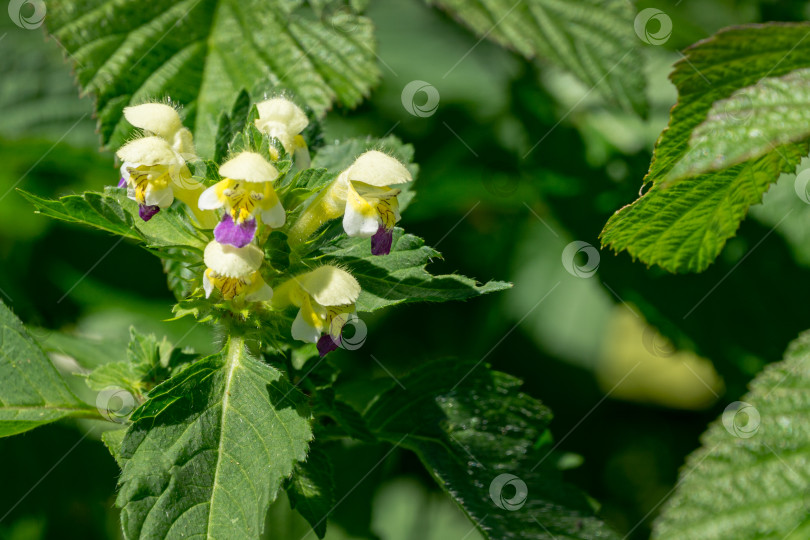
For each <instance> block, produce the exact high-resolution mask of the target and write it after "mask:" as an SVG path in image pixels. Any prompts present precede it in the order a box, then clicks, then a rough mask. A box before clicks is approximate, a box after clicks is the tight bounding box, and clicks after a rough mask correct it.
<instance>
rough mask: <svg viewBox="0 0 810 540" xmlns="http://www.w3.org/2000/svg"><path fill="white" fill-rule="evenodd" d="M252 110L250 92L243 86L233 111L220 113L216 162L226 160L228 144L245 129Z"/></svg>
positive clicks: (214, 158) (214, 157)
mask: <svg viewBox="0 0 810 540" xmlns="http://www.w3.org/2000/svg"><path fill="white" fill-rule="evenodd" d="M250 110H251V103H250V94H249V93H248V91H247V90H245V89H244V88H243V89H242V91H241V92H239V94H238V95H237V96H236V100H235V101H234V103H233V107H232V108H231V113H230V114H227V113H224V112H223V113H222V114H220V116H219V123H218V125H217V136H216V142H215V146H214V156H213V160H214V161H215V162H216V163H222V162H223V161H224V158H225V156H226V155H227V154H228V145H229V144H230V142H231V141H232V140H233V138H234V137H235V136H236V134H237V133H240V132H241V131H242V130H243V129H245V122H246V121H247V116H248V114H249V113H250Z"/></svg>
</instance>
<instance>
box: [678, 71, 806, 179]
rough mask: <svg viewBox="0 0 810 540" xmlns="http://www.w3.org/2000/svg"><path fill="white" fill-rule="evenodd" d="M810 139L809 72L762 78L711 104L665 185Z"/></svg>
mask: <svg viewBox="0 0 810 540" xmlns="http://www.w3.org/2000/svg"><path fill="white" fill-rule="evenodd" d="M808 137H810V69H799V70H796V71H793V72H791V73H788V74H787V75H785V76H783V77H771V78H767V79H762V80H760V81H759V82H757V83H756V84H755V85H753V86H747V87H745V88H743V89H741V90H737V91H736V92H734V93H733V94H732V95H731V97H729V98H728V99H724V100H720V101H717V102H715V103H714V105H712V108H711V109H710V110H709V113H708V117H707V118H706V120H705V121H704V122H703V123H702V124H700V125H699V126H697V127H696V128H695V130H694V131H693V132H692V136H691V138H690V140H689V150H688V151H687V152H686V154H685V155H684V157H683V159H681V160H680V161H679V162H677V163H676V164H675V166H674V167H673V168H672V170H671V171H670V172H669V174H668V175H667V178H668V180H667V181H675V180H679V179H682V178H686V177H689V176H695V175H698V174H703V173H706V172H709V171H715V170H719V169H723V168H725V167H729V166H731V165H736V164H737V163H741V162H743V161H746V160H748V159H752V158H757V157H760V156H762V155H765V154H767V153H770V152H776V151H777V150H776V147H778V146H781V145H783V144H787V143H791V142H799V141H803V140H805V139H807V138H808Z"/></svg>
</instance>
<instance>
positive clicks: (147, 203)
mask: <svg viewBox="0 0 810 540" xmlns="http://www.w3.org/2000/svg"><path fill="white" fill-rule="evenodd" d="M256 111H257V113H258V118H257V119H256V120H255V121H254V123H253V127H255V129H257V130H259V132H261V133H262V134H264V135H266V136H268V137H270V138H274V139H276V140H277V141H278V142H277V144H278V145H279V146H278V147H274V146H272V145H270V147H269V149H267V147H266V146H265V147H263V148H265V150H261V153H260V152H259V151H255V149H244V150H242V151H240V152H238V153H235V154H233V155H231V156H230V157H229V158H228V159H227V160H226V161H225V162H224V163H222V165H220V166H219V169H218V172H219V177H220V178H219V179H217V180H216V181H215V183H213V185H208V186H206V185H205V184H203V183H202V182H201V181H199V180H197V179H195V178H193V177H192V174H191V172H190V170H189V167H188V163H189V162H192V161H195V160H197V159H199V158H197V156H196V154H195V151H194V145H193V140H192V135H191V132H190V131H189V130H188V129H187V128H185V127H183V125H182V122H181V120H180V116H179V114H178V113H177V111H176V110H175V109H174V108H172V107H171V106H169V105H166V104H162V103H147V104H143V105H138V106H134V107H128V108H126V109H125V111H124V115H125V117H126V119H127V120H128V121H129V122H130V123H131V124H132V125H133V126H135V127H136V128H139V129H140V133H139V136H138V137H137V138H135V139H133V140H131V141H130V142H128V143H127V144H125V145H124V146H122V147H121V148H120V149H119V150H118V152H117V155H118V157H119V158H120V159H121V161H122V162H123V164H122V165H121V182H120V183H119V187H122V188H126V189H127V196H128V197H129V198H130V199H132V200H134V201H135V202H137V203H138V213H139V215H140V217H141V219H143V220H144V221H148V220H149V219H151V218H152V217H153V216H154V215H155V214H157V213H158V212H159V211H160V210H161V209H164V208H167V207H169V206H171V205H172V203H173V202H174V200H175V198H177V199H179V200H180V201H182V202H183V203H185V204H186V205H187V206H188V208H189V209H190V210H191V212H192V213H193V215H194V216H195V219H196V221H197V222H198V227H199V228H200V229H202V230H204V231H205V230H209V231H210V230H211V229H213V240H211V241H210V242H209V243H208V245H207V246H206V247H205V250H204V254H203V262H204V264H205V270H204V271H203V273H202V276H201V282H202V291H203V292H204V294H205V297H206V298H211V297H212V295H217V296H218V297H220V298H221V299H222V300H223V301H224V302H226V303H228V304H227V305H230V306H233V307H234V308H236V309H238V310H242V309H244V308H245V306H246V305H259V306H260V307H261V309H263V310H269V311H276V312H282V311H284V310H286V309H289V308H297V310H298V311H297V314H296V316H295V319H294V320H293V322H292V326H291V328H290V333H291V336H292V338H293V339H296V340H300V341H304V342H308V343H315V344H317V348H318V351H319V352H320V354H321V355H322V356H323V355H325V354H327V353H328V352H330V351H332V350H334V349H336V348H337V347H339V346H340V345H341V339H342V338H341V333H342V330H343V327H344V326H345V325H346V324H347V322H348V321H349V320H350V318H351V317H354V316H355V310H356V308H355V304H356V302H357V300H358V298H359V296H360V292H361V291H360V284H359V283H358V282H357V280H356V279H355V278H354V277H353V276H352V275H351V274H350V273H349V272H347V271H346V270H344V269H342V268H338V267H336V266H333V265H320V266H315V267H314V269H312V266H311V265H306V264H305V265H304V266H305V268H306V267H307V266H309V268H310V269H309V270H308V271H305V272H301V273H298V274H297V275H294V276H292V277H287V278H284V277H283V276H281V277H278V274H279V273H278V272H275V271H274V270H273V269H272V268H270V266H269V263H268V262H266V260H265V257H266V254H265V248H264V247H263V244H264V242H265V241H266V239H267V238H268V236H269V234H270V233H271V232H272V231H273V230H277V229H284V228H285V226H286V227H287V229H286V231H285V232H286V234H287V239H288V242H289V244H290V246H291V248H292V249H293V250H295V249H299V248H301V247H302V246H304V245H305V244H306V243H307V242H308V241H309V239H310V238H311V237H312V236H313V235H315V234H316V233H317V231H318V230H319V229H321V227H322V226H323V225H325V224H326V223H327V222H329V221H331V220H336V219H339V218H342V223H343V229H344V230H345V232H346V234H347V235H348V236H352V237H364V238H369V237H370V238H371V240H370V242H371V252H372V254H374V255H385V254H388V253H389V252H390V251H391V247H392V244H393V230H394V225H395V224H396V223H397V222H398V221H399V219H400V212H399V200H398V195H399V194H400V189H399V188H397V187H395V186H398V185H403V184H407V183H408V182H411V181H412V180H413V178H412V176H411V173H410V172H409V171H408V169H407V168H406V167H405V166H404V165H403V164H402V163H400V162H399V161H398V160H396V159H394V158H393V157H391V156H389V155H387V154H385V153H383V152H380V151H376V150H371V151H368V152H365V153H364V154H362V155H360V156H359V157H358V158H357V159H356V160H355V161H354V162H353V163H352V164H351V165H350V166H349V167H348V168H346V169H345V170H343V171H341V172H340V173H339V174H338V175H337V176H336V177H335V179H334V180H333V181H332V182H331V183H329V184H328V185H326V186H325V187H323V188H322V189H321V190H320V191H319V192H318V193H315V194H313V195H312V196H311V197H310V198H309V199H308V200H307V201H305V202H304V203H303V204H302V205H301V208H300V212H296V214H295V215H297V219H296V220H294V222H293V223H291V224H289V226H288V223H287V209H285V208H284V206H283V204H282V200H283V197H280V196H279V194H280V193H281V194H282V195H283V191H279V192H278V193H277V191H276V189H277V188H278V185H277V182H278V181H280V180H281V179H283V178H284V176H285V175H286V171H287V169H285V167H284V166H282V163H281V162H279V158H280V156H279V150H280V149H281V148H283V149H284V152H285V153H286V154H287V156H289V157H290V158H291V160H292V161H293V162H294V163H295V166H296V168H297V169H299V170H303V169H306V168H308V167H309V164H310V156H309V150H308V147H307V144H306V141H305V140H304V138H303V136H302V135H301V133H302V132H303V131H304V130H305V129H306V127H307V125H308V123H309V120H308V119H307V116H306V114H305V113H304V111H303V110H301V108H300V107H298V106H297V105H295V104H294V103H293V102H291V101H289V100H288V99H285V98H282V97H276V98H273V99H269V100H266V101H263V102H261V103H258V104H257V105H256ZM251 129H253V128H251ZM277 148H278V149H279V150H277ZM299 200H300V199H299ZM288 202H289V201H288ZM293 210H296V209H295V208H293ZM208 234H211V233H208ZM209 238H210V236H209ZM267 276H274V277H273V279H270V278H267V280H266V277H267ZM268 281H270V282H271V283H273V284H274V286H275V291H274V289H273V287H271V285H270V284H269V283H268Z"/></svg>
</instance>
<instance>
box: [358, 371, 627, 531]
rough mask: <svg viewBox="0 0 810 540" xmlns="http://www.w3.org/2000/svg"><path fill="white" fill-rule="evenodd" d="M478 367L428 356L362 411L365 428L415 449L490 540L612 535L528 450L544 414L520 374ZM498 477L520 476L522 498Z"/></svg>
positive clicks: (546, 418)
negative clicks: (524, 389) (523, 488)
mask: <svg viewBox="0 0 810 540" xmlns="http://www.w3.org/2000/svg"><path fill="white" fill-rule="evenodd" d="M479 364H480V362H478V363H476V362H469V361H467V362H463V361H462V362H459V361H452V362H434V363H430V364H427V365H423V366H421V367H420V368H418V369H416V370H415V371H414V372H413V373H411V374H409V375H407V376H405V377H402V378H401V379H400V381H399V382H400V385H397V386H394V387H392V388H391V389H390V390H388V391H387V392H385V393H384V394H382V395H381V396H380V397H379V398H377V400H376V401H375V402H374V403H373V404H372V405H371V406H370V408H369V410H368V411H367V412H366V415H365V416H366V419H367V421H368V424H369V427H370V428H371V430H372V432H374V433H375V434H377V436H378V437H379V438H381V439H384V440H387V441H390V442H394V443H397V444H400V445H401V446H403V447H405V448H408V449H410V450H412V451H414V452H415V453H416V454H417V455H418V456H419V458H420V459H421V460H422V463H424V465H425V466H426V467H427V469H428V471H429V472H430V473H431V474H432V475H433V477H434V478H435V479H436V481H437V482H438V483H439V485H440V486H441V487H442V488H443V489H444V490H446V491H447V492H448V493H449V494H450V496H451V497H453V499H454V500H455V501H456V503H457V504H458V505H459V506H460V507H461V508H462V509H463V510H464V512H465V513H466V514H467V516H468V517H469V518H470V519H471V520H472V521H473V522H474V523H475V524H476V526H477V527H478V529H479V530H480V531H481V532H482V533H483V534H485V535H487V536H488V537H489V538H492V539H499V540H500V539H512V538H515V539H516V538H524V539H525V538H528V539H543V540H553V539H555V538H556V539H558V540H560V539H563V538H567V539H573V538H576V539H597V538H599V539H609V538H617V536H616V535H615V534H614V533H613V532H612V531H611V530H610V529H609V528H607V526H605V525H604V524H603V523H602V522H601V521H599V520H598V519H597V518H596V517H595V516H594V513H593V510H592V508H591V507H590V505H589V503H588V500H587V498H586V497H585V496H584V495H582V494H580V493H579V492H578V491H577V490H576V489H574V488H572V487H571V486H569V485H567V484H564V483H563V482H562V481H561V479H560V477H559V471H558V470H556V468H555V467H554V465H553V462H554V460H553V459H548V460H547V459H545V458H546V457H548V455H549V454H550V452H548V451H545V452H537V451H536V450H535V449H534V445H535V441H538V440H539V439H540V438H541V436H542V435H543V434H544V433H545V431H546V430H547V428H548V425H549V422H550V421H551V411H549V410H548V408H546V407H545V406H543V405H542V404H541V403H540V402H539V401H537V400H535V399H533V398H531V397H530V396H528V395H526V394H524V393H522V392H520V391H519V390H518V387H519V386H520V384H521V382H520V381H519V380H517V379H515V378H514V377H511V376H509V375H506V374H504V373H499V372H496V371H490V370H489V369H488V367H487V366H484V365H479ZM546 450H547V449H546ZM502 474H509V475H514V476H516V477H517V479H518V480H519V481H520V482H523V483H524V484H525V486H526V489H527V491H526V496H525V497H522V498H521V497H519V493H520V492H519V491H517V489H518V488H517V486H516V484H515V483H512V484H511V485H512V486H513V487H512V488H511V489H512V491H511V492H509V491H507V490H509V489H510V488H509V487H508V486H506V485H505V484H501V483H499V482H503V481H505V480H504V477H502V476H501V475H502ZM509 478H511V477H509ZM507 480H508V478H507ZM493 486H494V489H493ZM499 486H500V487H501V488H503V490H499V489H498V487H499ZM493 491H494V493H495V497H496V498H495V499H494V500H493V499H492V498H491V492H493ZM508 499H512V501H511V503H510V501H509V500H508ZM521 499H523V500H521ZM505 500H506V501H505ZM495 501H498V502H499V503H500V505H499V504H497V503H496V502H495ZM504 501H505V502H506V503H507V504H514V505H515V506H517V508H514V507H513V508H512V510H508V509H507V507H506V505H505V504H504ZM521 503H522V504H521ZM501 505H502V506H504V507H503V508H502V507H500V506H501Z"/></svg>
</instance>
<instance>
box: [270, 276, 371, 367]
mask: <svg viewBox="0 0 810 540" xmlns="http://www.w3.org/2000/svg"><path fill="white" fill-rule="evenodd" d="M276 291H277V294H276V296H275V298H274V299H273V307H275V308H277V309H280V308H284V307H286V306H288V305H294V306H295V307H298V308H299V310H298V314H297V315H296V317H295V320H294V321H293V324H292V329H291V332H292V337H293V339H297V340H299V341H305V342H308V343H317V344H318V351H319V352H320V353H321V356H324V355H325V354H326V353H328V352H329V351H332V350H334V349H336V348H337V347H338V346H339V344H340V340H341V332H342V330H343V326H344V325H345V324H346V323H347V322H348V320H349V318H350V317H351V316H353V314H354V313H355V302H357V298H358V297H359V296H360V284H359V283H358V282H357V280H356V279H354V277H353V276H352V275H351V274H350V273H348V272H346V271H345V270H341V269H340V268H337V267H336V266H331V265H325V266H320V267H318V268H316V269H315V270H312V271H311V272H307V273H305V274H301V275H298V276H296V277H294V278H292V279H290V280H289V281H287V282H285V283H283V284H281V285H280V286H279V287H277V289H276Z"/></svg>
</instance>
